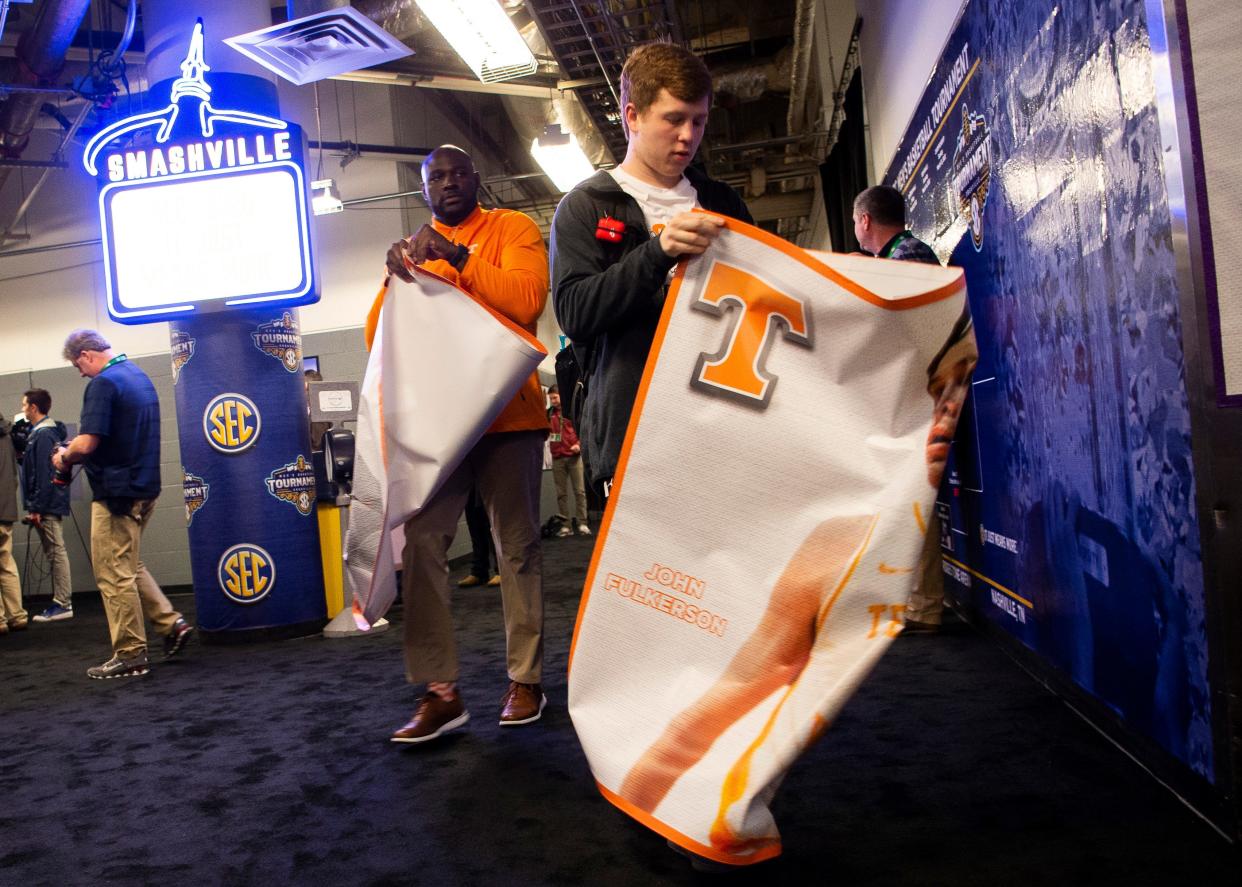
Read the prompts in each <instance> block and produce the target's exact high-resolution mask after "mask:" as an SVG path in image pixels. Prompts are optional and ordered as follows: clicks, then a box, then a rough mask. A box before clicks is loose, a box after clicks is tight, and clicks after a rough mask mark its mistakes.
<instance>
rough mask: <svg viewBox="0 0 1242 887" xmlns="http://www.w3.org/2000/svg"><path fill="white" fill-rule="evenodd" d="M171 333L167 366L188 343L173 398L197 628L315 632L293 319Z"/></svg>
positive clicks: (260, 314)
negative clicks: (296, 627) (171, 353)
mask: <svg viewBox="0 0 1242 887" xmlns="http://www.w3.org/2000/svg"><path fill="white" fill-rule="evenodd" d="M171 326H172V342H173V350H174V357H173V359H174V362H175V361H176V360H177V349H178V347H179V346H180V347H181V353H182V354H186V353H189V352H188V350H187V349H186V348H185V347H184V346H185V343H193V349H192V354H193V359H191V360H187V361H185V362H183V363H182V365H181V369H180V370H179V371H178V372H177V373H176V378H175V381H174V384H173V391H174V393H175V395H176V398H177V415H178V418H179V419H184V421H181V422H180V423H179V424H180V447H181V459H182V464H183V465H184V466H185V468H184V469H183V475H184V478H183V484H184V486H183V489H184V495H185V509H186V524H187V527H188V533H189V537H190V565H191V569H192V573H193V577H194V591H195V602H196V606H197V609H198V624H199V626H200V627H201V628H202V629H203V630H204V631H206V632H234V631H246V630H251V629H272V628H274V627H281V626H289V625H307V624H310V625H315V627H316V628H318V627H319V626H320V625H322V622H319V623H316V620H322V619H324V618H326V603H325V600H324V595H323V578H322V573H321V571H320V566H319V565H320V556H319V545H318V539H319V533H318V527H317V524H316V520H315V515H314V508H315V474H314V469H313V468H312V462H311V450H310V427H309V425H308V423H307V414H306V400H305V396H304V393H303V381H302V373H301V372H300V370H301V364H302V354H301V332H300V330H299V329H298V325H297V312H290V311H286V310H282V309H269V310H266V311H264V310H254V309H252V310H250V311H227V312H220V313H217V314H214V315H211V316H209V317H208V316H204V317H186V318H182V319H180V320H176V321H174V322H173V323H172V324H171ZM291 353H292V354H293V355H294V356H295V358H296V369H297V370H298V371H297V372H290V371H289V369H288V363H289V362H290V360H291V358H290V357H289V355H290V354H291ZM191 467H192V468H193V470H192V471H191Z"/></svg>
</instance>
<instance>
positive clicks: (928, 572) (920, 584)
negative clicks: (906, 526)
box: [906, 514, 944, 625]
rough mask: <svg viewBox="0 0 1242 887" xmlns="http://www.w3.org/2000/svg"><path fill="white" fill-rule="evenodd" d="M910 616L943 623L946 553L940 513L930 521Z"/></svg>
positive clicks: (909, 607) (916, 577)
mask: <svg viewBox="0 0 1242 887" xmlns="http://www.w3.org/2000/svg"><path fill="white" fill-rule="evenodd" d="M906 618H907V619H910V620H913V621H915V622H926V623H928V624H929V625H939V624H940V622H941V620H942V619H943V618H944V556H943V555H942V554H941V551H940V516H939V515H936V514H933V515H932V516H931V520H929V521H928V522H927V535H926V536H924V537H923V550H922V551H921V552H920V553H919V565H918V569H917V570H916V571H915V579H914V587H913V588H912V589H910V602H909V603H908V604H907V605H906Z"/></svg>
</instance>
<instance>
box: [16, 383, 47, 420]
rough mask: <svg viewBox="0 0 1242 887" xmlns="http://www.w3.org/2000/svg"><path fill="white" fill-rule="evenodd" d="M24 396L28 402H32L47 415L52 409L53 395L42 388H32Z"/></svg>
mask: <svg viewBox="0 0 1242 887" xmlns="http://www.w3.org/2000/svg"><path fill="white" fill-rule="evenodd" d="M22 397H24V398H26V403H28V404H31V405H32V406H33V407H34V408H35V409H36V410H38V411H39V412H40V413H43V414H44V415H45V416H46V415H47V414H48V413H50V412H51V411H52V395H50V394H48V393H47V392H46V391H45V390H43V389H42V388H31V389H30V390H29V391H27V392H25V393H24V394H23V395H22Z"/></svg>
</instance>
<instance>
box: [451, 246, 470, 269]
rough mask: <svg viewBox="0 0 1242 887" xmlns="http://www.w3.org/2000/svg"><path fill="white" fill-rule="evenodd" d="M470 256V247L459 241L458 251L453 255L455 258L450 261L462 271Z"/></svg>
mask: <svg viewBox="0 0 1242 887" xmlns="http://www.w3.org/2000/svg"><path fill="white" fill-rule="evenodd" d="M469 258H470V248H469V247H467V246H465V245H464V244H461V243H459V244H457V252H456V253H455V254H454V255H453V258H452V259H451V260H450V261H449V264H450V265H452V266H453V267H454V268H456V269H457V270H458V271H460V270H461V269H462V268H464V267H466V260H467V259H469Z"/></svg>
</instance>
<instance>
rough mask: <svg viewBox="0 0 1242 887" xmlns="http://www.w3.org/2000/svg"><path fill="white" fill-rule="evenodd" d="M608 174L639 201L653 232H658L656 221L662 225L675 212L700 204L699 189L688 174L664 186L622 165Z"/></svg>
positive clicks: (648, 226)
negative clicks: (650, 182)
mask: <svg viewBox="0 0 1242 887" xmlns="http://www.w3.org/2000/svg"><path fill="white" fill-rule="evenodd" d="M608 174H609V175H611V176H612V177H613V179H614V180H615V181H616V183H617V185H618V186H619V187H620V188H621V190H622V191H624V192H625V193H626V194H628V195H630V196H631V197H633V198H634V199H635V200H636V201H638V205H639V206H640V207H642V211H643V219H644V220H645V221H646V223H647V230H648V231H650V232H651V233H652V234H655V228H656V225H659V226H660V227H661V228H663V227H664V225H665V223H667V222H668V220H669V219H671V218H672V217H673V216H675V215H679V214H681V213H684V212H689V211H690V210H692V209H694V208H695V207H696V206H698V205H699V195H698V192H697V191H695V190H694V186H693V185H691V184H690V181H689V180H688V179H687V178H686V177H685V176H682V177H681V181H679V182H678V183H677V184H676V185H674V186H673V187H671V188H661V187H660V186H658V185H651V184H648V183H647V182H644V181H642V180H641V179H636V178H635V177H634V176H632V175H630V174H629V173H628V172H626V171H625V170H623V169H621V167H619V166H614V167H613V168H612V169H610V170H608Z"/></svg>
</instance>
